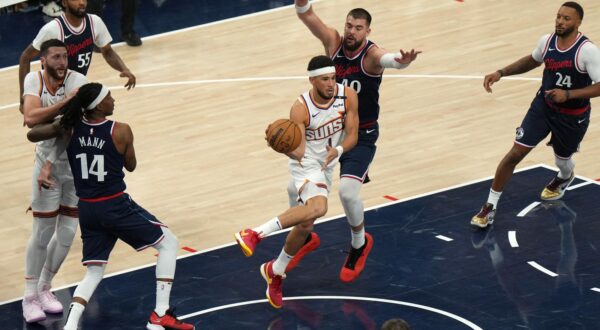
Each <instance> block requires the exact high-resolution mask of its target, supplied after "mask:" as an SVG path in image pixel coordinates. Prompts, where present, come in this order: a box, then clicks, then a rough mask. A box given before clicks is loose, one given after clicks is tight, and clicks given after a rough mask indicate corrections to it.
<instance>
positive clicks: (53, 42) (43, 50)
mask: <svg viewBox="0 0 600 330" xmlns="http://www.w3.org/2000/svg"><path fill="white" fill-rule="evenodd" d="M50 47H63V48H64V49H67V45H65V43H64V42H62V41H60V40H58V39H50V40H46V41H44V42H42V46H40V56H45V55H46V53H48V49H49V48H50Z"/></svg>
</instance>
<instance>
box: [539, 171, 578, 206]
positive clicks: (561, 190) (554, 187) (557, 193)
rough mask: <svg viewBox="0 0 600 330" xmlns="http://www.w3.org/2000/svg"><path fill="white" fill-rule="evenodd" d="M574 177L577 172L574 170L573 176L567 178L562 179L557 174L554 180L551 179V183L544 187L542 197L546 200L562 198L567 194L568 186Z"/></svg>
mask: <svg viewBox="0 0 600 330" xmlns="http://www.w3.org/2000/svg"><path fill="white" fill-rule="evenodd" d="M574 179H575V172H572V173H571V176H570V177H569V178H567V179H561V178H559V177H558V175H557V176H555V177H554V179H552V181H550V183H548V185H547V186H546V187H544V190H543V191H542V194H541V195H540V198H541V199H542V200H545V201H554V200H557V199H561V198H562V197H563V196H564V195H565V190H567V187H569V185H570V184H571V182H573V180H574Z"/></svg>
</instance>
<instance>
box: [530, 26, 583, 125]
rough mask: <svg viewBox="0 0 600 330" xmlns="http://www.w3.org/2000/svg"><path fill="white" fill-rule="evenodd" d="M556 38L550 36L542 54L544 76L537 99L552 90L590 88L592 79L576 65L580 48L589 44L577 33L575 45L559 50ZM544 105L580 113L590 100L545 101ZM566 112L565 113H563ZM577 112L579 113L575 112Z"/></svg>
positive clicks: (553, 35)
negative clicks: (558, 102)
mask: <svg viewBox="0 0 600 330" xmlns="http://www.w3.org/2000/svg"><path fill="white" fill-rule="evenodd" d="M557 40H558V37H557V36H556V35H555V34H552V35H551V36H550V37H549V38H548V41H547V43H546V48H545V50H544V54H543V60H544V66H545V67H544V75H543V77H542V86H541V87H540V91H539V92H538V97H541V98H544V92H545V91H547V90H551V89H554V88H558V89H566V90H571V89H579V88H584V87H587V86H590V85H591V84H592V79H591V78H590V76H589V75H588V73H587V72H584V71H582V70H581V69H580V68H579V65H578V55H579V50H580V49H581V47H582V46H583V45H584V44H585V43H587V42H590V41H589V40H588V38H587V37H586V36H584V35H583V34H581V33H579V35H578V37H577V40H576V41H575V43H574V44H573V45H572V46H571V47H569V48H568V49H565V50H561V49H559V48H558V44H557ZM544 101H545V103H546V104H547V105H548V106H550V107H551V108H553V109H559V110H561V111H563V112H566V113H568V112H569V111H573V112H580V111H586V110H587V109H589V108H590V99H571V100H568V101H567V102H564V103H560V104H557V103H554V102H552V100H549V99H545V100H544ZM565 110H566V111H565ZM577 110H579V111H577Z"/></svg>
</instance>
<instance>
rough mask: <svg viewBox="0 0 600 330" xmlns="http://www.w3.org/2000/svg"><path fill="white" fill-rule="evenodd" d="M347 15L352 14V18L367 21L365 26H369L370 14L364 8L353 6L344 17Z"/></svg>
mask: <svg viewBox="0 0 600 330" xmlns="http://www.w3.org/2000/svg"><path fill="white" fill-rule="evenodd" d="M348 16H352V17H354V18H362V19H364V20H366V21H367V26H371V14H369V12H368V11H367V10H366V9H364V8H354V9H352V10H351V11H350V12H348V15H346V17H348Z"/></svg>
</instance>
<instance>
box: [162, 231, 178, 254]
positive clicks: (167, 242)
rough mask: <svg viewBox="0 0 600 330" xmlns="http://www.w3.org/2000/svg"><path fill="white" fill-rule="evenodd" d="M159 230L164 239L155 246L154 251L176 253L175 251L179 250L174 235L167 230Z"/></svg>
mask: <svg viewBox="0 0 600 330" xmlns="http://www.w3.org/2000/svg"><path fill="white" fill-rule="evenodd" d="M161 229H162V231H163V234H164V238H163V239H162V241H160V243H158V244H157V245H156V249H157V250H159V251H160V250H162V249H168V250H172V251H177V249H179V240H178V239H177V236H175V234H173V232H172V231H171V230H169V228H166V227H162V228H161Z"/></svg>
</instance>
